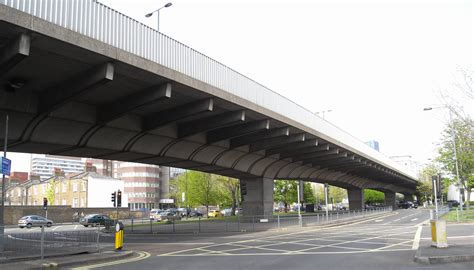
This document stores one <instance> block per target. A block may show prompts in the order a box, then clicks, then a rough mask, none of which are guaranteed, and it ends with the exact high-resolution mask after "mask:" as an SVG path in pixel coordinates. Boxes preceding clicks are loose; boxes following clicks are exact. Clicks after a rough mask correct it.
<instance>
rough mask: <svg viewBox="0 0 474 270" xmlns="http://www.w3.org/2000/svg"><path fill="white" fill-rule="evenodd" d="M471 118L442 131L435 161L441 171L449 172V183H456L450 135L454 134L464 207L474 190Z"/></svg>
mask: <svg viewBox="0 0 474 270" xmlns="http://www.w3.org/2000/svg"><path fill="white" fill-rule="evenodd" d="M473 126H474V124H473V120H472V119H471V118H467V119H463V120H457V119H456V120H454V121H452V122H451V123H450V124H449V125H448V126H447V127H446V129H445V130H444V133H443V137H442V142H441V146H440V148H439V149H438V153H439V156H438V158H437V161H438V162H439V163H440V164H441V166H442V169H443V170H445V171H447V172H449V174H450V177H449V180H448V181H449V182H450V183H454V184H456V183H457V179H456V167H455V161H454V146H453V140H452V134H453V133H454V134H455V142H456V151H457V159H458V167H459V178H460V180H461V185H462V187H463V188H464V190H465V192H466V196H465V199H466V205H467V206H468V207H469V199H468V198H470V195H471V189H472V188H474V128H473Z"/></svg>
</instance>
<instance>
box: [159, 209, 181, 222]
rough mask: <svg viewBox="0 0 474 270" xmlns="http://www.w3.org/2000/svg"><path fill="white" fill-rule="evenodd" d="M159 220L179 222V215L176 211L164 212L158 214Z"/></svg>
mask: <svg viewBox="0 0 474 270" xmlns="http://www.w3.org/2000/svg"><path fill="white" fill-rule="evenodd" d="M160 215H161V220H181V214H180V213H179V212H177V211H173V210H166V211H163V212H161V213H160Z"/></svg>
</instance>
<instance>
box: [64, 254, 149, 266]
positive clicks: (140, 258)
mask: <svg viewBox="0 0 474 270" xmlns="http://www.w3.org/2000/svg"><path fill="white" fill-rule="evenodd" d="M136 253H137V254H138V256H137V257H133V258H130V259H123V260H118V261H113V262H107V263H99V264H92V265H88V266H81V267H76V268H71V269H74V270H86V269H93V268H99V267H105V266H111V265H117V264H124V263H131V262H136V261H141V260H144V259H146V258H148V257H150V256H151V254H150V253H148V252H145V251H137V252H136Z"/></svg>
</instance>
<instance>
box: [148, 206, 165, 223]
mask: <svg viewBox="0 0 474 270" xmlns="http://www.w3.org/2000/svg"><path fill="white" fill-rule="evenodd" d="M163 212H164V210H161V209H152V210H151V211H150V219H151V220H155V221H161V220H162V219H163V218H162V217H161V214H162V213H163Z"/></svg>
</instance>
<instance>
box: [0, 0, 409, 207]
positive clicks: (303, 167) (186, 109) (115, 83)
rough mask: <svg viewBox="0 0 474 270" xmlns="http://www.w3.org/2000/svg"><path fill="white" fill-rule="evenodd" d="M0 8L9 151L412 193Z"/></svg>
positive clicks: (132, 59) (346, 158)
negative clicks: (120, 161) (8, 119)
mask: <svg viewBox="0 0 474 270" xmlns="http://www.w3.org/2000/svg"><path fill="white" fill-rule="evenodd" d="M0 8H1V13H0V14H1V19H0V29H1V30H0V71H1V72H0V119H4V118H5V116H6V115H7V114H8V115H9V118H10V129H9V137H8V144H9V151H16V152H28V153H43V154H54V155H65V156H78V157H92V158H99V159H109V160H122V161H131V162H140V163H148V164H158V165H164V166H172V167H179V168H187V169H193V170H199V171H205V172H210V173H215V174H221V175H226V176H230V177H235V178H239V179H245V180H243V181H248V183H249V185H250V183H252V185H263V186H265V185H266V184H265V183H266V182H265V181H266V180H264V179H295V180H297V179H300V180H306V181H315V182H327V183H329V184H331V185H335V186H339V187H343V188H347V189H351V190H354V189H363V188H373V189H384V190H391V191H393V192H408V193H411V192H412V191H413V190H414V187H415V186H416V181H414V180H412V179H410V178H409V177H407V176H406V175H404V174H403V173H401V172H399V171H397V170H395V169H393V168H390V167H389V166H384V165H383V164H379V163H378V162H377V161H374V160H372V159H371V158H370V157H367V156H366V155H363V154H362V153H359V152H358V151H355V150H354V149H351V148H350V147H347V146H346V145H343V144H339V143H337V142H336V141H334V140H332V139H331V138H330V137H328V136H327V135H324V134H321V133H319V132H317V131H315V130H313V129H311V128H308V127H305V126H304V125H302V124H301V123H295V122H294V121H292V120H291V119H288V118H286V117H285V116H282V115H280V114H278V112H272V111H269V110H266V109H264V108H261V107H260V106H258V105H257V104H252V103H250V102H247V101H245V100H244V99H242V98H240V97H238V96H235V95H233V94H230V93H228V92H225V91H222V90H219V89H218V88H215V87H212V86H210V85H207V84H205V83H203V82H201V81H198V80H196V79H193V78H190V77H188V76H185V75H183V74H180V73H178V72H176V71H174V70H172V69H169V68H166V67H164V66H162V65H160V64H157V63H154V62H151V61H149V60H146V59H143V58H140V57H138V56H135V55H133V54H131V53H128V52H125V51H122V50H120V49H117V48H114V47H112V46H110V45H107V44H104V43H102V42H100V41H97V40H94V39H92V38H89V37H85V36H83V35H80V34H78V33H74V32H73V31H70V30H67V29H64V28H61V27H60V26H57V25H54V24H52V23H48V22H45V21H42V20H40V19H38V18H34V17H32V16H30V15H27V14H25V13H22V12H19V11H16V10H13V9H10V8H8V7H5V6H1V5H0ZM22 22H23V23H22ZM2 121H3V120H2ZM3 134H4V125H1V127H0V139H2V140H3ZM248 179H252V180H248ZM256 179H260V180H256ZM262 179H263V180H262ZM257 181H262V183H259V184H256V182H257ZM255 199H256V197H255ZM259 200H260V201H261V202H262V203H263V204H265V203H267V199H266V197H265V196H264V197H262V198H260V199H259Z"/></svg>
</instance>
